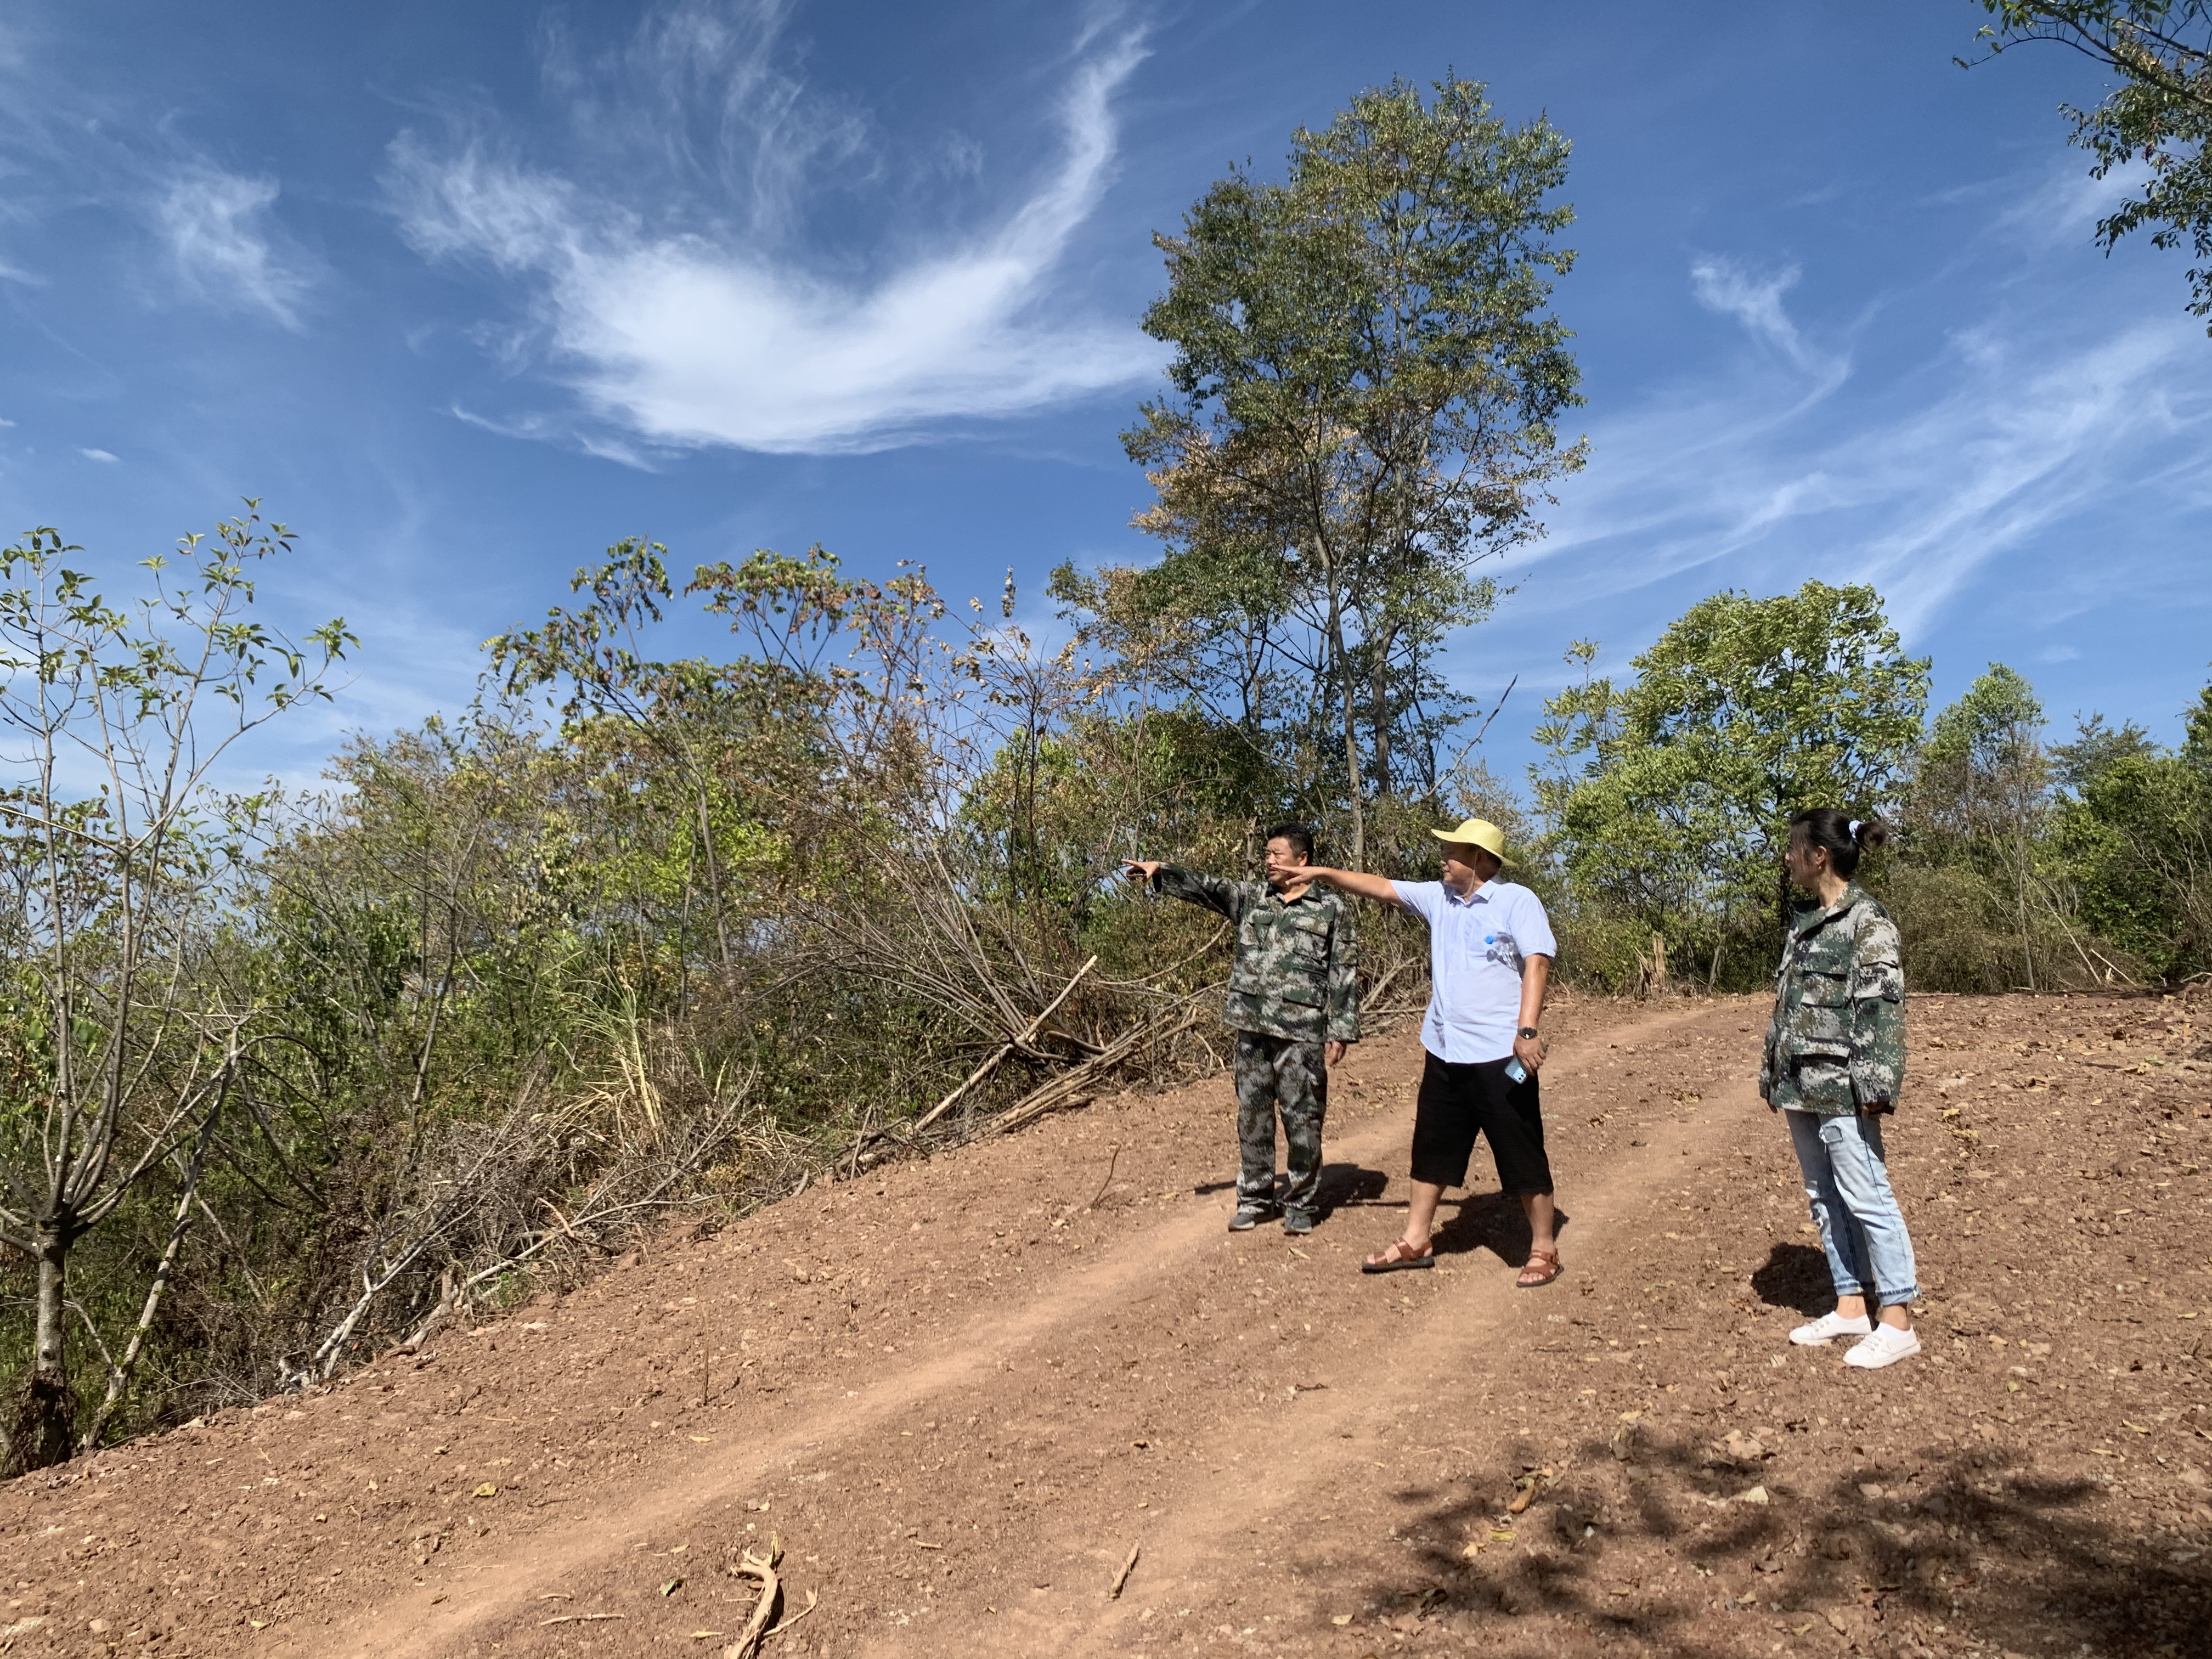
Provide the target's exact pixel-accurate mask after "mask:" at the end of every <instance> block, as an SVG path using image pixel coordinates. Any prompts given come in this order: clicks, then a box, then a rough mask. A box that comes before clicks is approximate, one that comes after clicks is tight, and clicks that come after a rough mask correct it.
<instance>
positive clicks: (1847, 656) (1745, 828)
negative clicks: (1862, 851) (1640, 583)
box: [1535, 581, 1929, 929]
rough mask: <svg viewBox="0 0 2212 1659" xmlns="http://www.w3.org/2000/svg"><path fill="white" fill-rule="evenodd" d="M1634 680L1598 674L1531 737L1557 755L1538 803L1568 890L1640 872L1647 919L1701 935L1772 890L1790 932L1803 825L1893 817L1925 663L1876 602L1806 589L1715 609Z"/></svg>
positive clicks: (1673, 638) (1851, 592)
mask: <svg viewBox="0 0 2212 1659" xmlns="http://www.w3.org/2000/svg"><path fill="white" fill-rule="evenodd" d="M1596 653H1597V647H1596V646H1595V645H1594V644H1591V643H1589V642H1588V641H1581V642H1578V643H1577V645H1576V646H1575V647H1574V648H1573V649H1572V650H1571V651H1570V653H1569V659H1570V660H1571V661H1573V662H1577V663H1579V664H1581V665H1583V666H1584V667H1585V669H1587V668H1588V667H1589V665H1591V664H1592V663H1593V662H1594V660H1595V656H1596ZM1632 665H1633V666H1634V668H1635V669H1636V671H1637V673H1636V678H1634V679H1633V680H1632V681H1630V682H1628V683H1627V684H1625V685H1620V684H1614V682H1613V680H1612V679H1611V678H1609V677H1597V676H1593V677H1591V678H1586V679H1585V680H1584V682H1583V684H1581V685H1579V686H1573V687H1570V688H1569V689H1567V690H1565V691H1563V692H1561V693H1559V695H1558V696H1554V697H1553V698H1551V699H1550V700H1549V701H1547V702H1546V704H1545V705H1544V707H1545V713H1546V716H1547V718H1546V720H1545V721H1544V723H1543V724H1542V725H1541V726H1538V727H1537V729H1536V737H1537V739H1538V741H1540V742H1541V743H1543V744H1545V745H1547V747H1548V748H1549V749H1550V750H1552V755H1553V760H1552V762H1551V763H1550V765H1549V767H1548V769H1539V770H1538V772H1537V774H1536V778H1535V781H1536V788H1537V796H1538V800H1539V802H1540V804H1541V806H1542V807H1543V810H1544V811H1545V813H1546V816H1547V817H1548V818H1549V819H1550V821H1551V822H1552V823H1553V826H1554V828H1555V829H1556V830H1557V832H1558V835H1559V839H1560V842H1561V843H1562V847H1563V850H1564V853H1565V858H1566V861H1567V867H1568V869H1569V871H1570V872H1571V874H1572V873H1573V872H1580V875H1579V884H1580V885H1581V886H1582V887H1583V890H1588V891H1594V890H1597V889H1599V888H1601V887H1602V886H1603V885H1604V884H1605V883H1606V882H1607V881H1609V880H1616V879H1620V878H1615V877H1612V876H1607V875H1604V874H1602V873H1601V872H1610V871H1616V870H1618V871H1626V872H1637V873H1635V874H1634V875H1633V877H1632V879H1633V880H1635V881H1636V882H1637V883H1638V884H1639V886H1640V890H1642V891H1643V892H1644V894H1645V895H1646V896H1647V898H1646V902H1647V904H1648V906H1649V908H1650V915H1653V917H1654V918H1655V919H1657V918H1662V917H1664V918H1672V919H1674V920H1675V921H1678V922H1679V923H1680V924H1681V925H1685V926H1689V927H1692V928H1693V929H1694V928H1695V927H1706V928H1711V927H1714V926H1717V921H1716V918H1717V917H1718V916H1719V915H1723V914H1724V913H1727V912H1729V911H1732V910H1734V909H1735V908H1738V907H1740V906H1741V905H1743V904H1746V903H1756V902H1758V892H1759V888H1760V887H1762V886H1763V887H1765V890H1766V892H1767V893H1769V894H1771V896H1772V897H1773V900H1774V902H1775V906H1776V912H1775V914H1776V916H1777V921H1778V925H1779V926H1781V927H1787V925H1788V920H1789V908H1790V886H1789V878H1788V876H1787V874H1786V873H1784V872H1782V870H1781V855H1782V851H1783V848H1784V845H1785V844H1786V842H1787V840H1788V836H1789V823H1790V815H1791V814H1792V813H1793V812H1796V811H1798V810H1800V809H1801V808H1803V807H1808V806H1838V807H1843V808H1845V809H1847V810H1850V811H1857V812H1858V813H1860V814H1862V815H1871V814H1872V813H1873V812H1874V811H1875V810H1876V808H1877V807H1878V806H1879V805H1881V803H1882V801H1883V800H1884V799H1885V798H1886V797H1887V793H1888V792H1889V788H1890V784H1891V781H1892V779H1893V777H1894V776H1895V775H1896V774H1897V773H1898V772H1899V769H1901V768H1902V767H1903V766H1904V765H1905V763H1906V762H1907V760H1908V759H1909V757H1911V754H1912V752H1913V750H1914V747H1915V745H1916V744H1917V740H1918V738H1919V736H1920V728H1921V721H1922V719H1923V715H1924V714H1925V711H1926V709H1927V706H1928V671H1929V665H1928V660H1927V659H1925V658H1914V657H1908V656H1906V655H1905V653H1904V649H1903V647H1902V646H1901V645H1900V643H1899V639H1898V635H1897V631H1896V629H1893V628H1892V627H1891V626H1890V625H1889V623H1888V620H1887V617H1885V616H1884V615H1883V613H1882V608H1881V596H1880V595H1879V594H1877V593H1876V592H1875V591H1874V589H1873V588H1871V587H1867V586H1842V587H1837V586H1829V585H1828V584H1826V583H1825V582H1820V581H1809V582H1807V583H1806V584H1805V585H1804V586H1802V587H1801V588H1800V589H1798V591H1797V592H1796V593H1794V594H1783V595H1778V596H1776V597H1774V598H1771V599H1753V598H1752V597H1750V596H1749V595H1748V594H1745V593H1740V592H1729V593H1718V594H1715V595H1714V596H1713V597H1712V598H1711V599H1705V600H1702V601H1700V602H1699V604H1697V605H1693V606H1692V607H1691V608H1690V610H1689V611H1686V612H1685V613H1684V614H1683V615H1682V616H1681V617H1679V618H1678V619H1676V621H1675V622H1674V623H1673V624H1671V625H1670V626H1669V627H1668V629H1667V631H1666V632H1665V633H1664V634H1662V635H1660V637H1659V638H1658V639H1657V640H1656V641H1654V642H1653V644H1652V645H1651V647H1650V648H1649V649H1648V650H1646V651H1644V653H1642V654H1641V655H1639V656H1638V657H1637V658H1635V659H1633V664H1632ZM1670 904H1671V905H1674V906H1679V907H1683V908H1669V905H1670ZM1699 917H1702V918H1704V920H1702V921H1699V920H1698V918H1699Z"/></svg>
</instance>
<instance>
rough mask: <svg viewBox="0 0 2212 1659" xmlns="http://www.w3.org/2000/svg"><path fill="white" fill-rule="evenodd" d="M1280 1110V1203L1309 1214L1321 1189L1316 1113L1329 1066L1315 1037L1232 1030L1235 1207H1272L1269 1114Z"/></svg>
mask: <svg viewBox="0 0 2212 1659" xmlns="http://www.w3.org/2000/svg"><path fill="white" fill-rule="evenodd" d="M1278 1111H1279V1112H1280V1113H1281V1114H1282V1118H1283V1139H1284V1140H1285V1142H1286V1143H1287V1144H1288V1146H1289V1148H1290V1166H1291V1178H1290V1182H1289V1183H1288V1184H1287V1185H1286V1186H1285V1188H1283V1194H1282V1197H1281V1199H1280V1200H1277V1198H1276V1196H1275V1115H1276V1113H1277V1112H1278ZM1327 1116H1328V1063H1327V1060H1326V1057H1325V1056H1324V1055H1323V1054H1322V1045H1321V1044H1320V1043H1318V1042H1297V1041H1296V1040H1295V1039H1293V1038H1290V1037H1279V1036H1264V1035H1262V1034H1261V1033H1260V1032H1257V1031H1239V1032H1238V1033H1237V1146H1238V1149H1239V1151H1240V1152H1241V1154H1242V1158H1241V1163H1240V1165H1239V1168H1238V1170H1237V1206H1238V1207H1239V1208H1250V1209H1259V1210H1272V1209H1273V1208H1275V1207H1276V1206H1277V1204H1278V1202H1279V1203H1280V1205H1281V1207H1282V1208H1283V1209H1285V1211H1288V1212H1290V1213H1291V1214H1292V1215H1304V1216H1311V1215H1312V1214H1314V1212H1315V1206H1316V1200H1317V1198H1318V1195H1319V1194H1320V1191H1321V1131H1322V1119H1323V1118H1325V1117H1327Z"/></svg>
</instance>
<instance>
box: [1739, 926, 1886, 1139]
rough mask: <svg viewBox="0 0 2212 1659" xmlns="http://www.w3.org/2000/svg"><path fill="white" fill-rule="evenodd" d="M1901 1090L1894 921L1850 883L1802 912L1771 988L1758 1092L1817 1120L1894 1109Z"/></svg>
mask: <svg viewBox="0 0 2212 1659" xmlns="http://www.w3.org/2000/svg"><path fill="white" fill-rule="evenodd" d="M1904 1089H1905V960H1904V956H1903V953H1902V949H1901V946H1900V945H1899V939H1898V937H1897V924H1896V923H1895V922H1893V921H1891V920H1890V919H1889V913H1888V912H1887V911H1886V910H1884V909H1883V908H1881V905H1879V904H1877V903H1875V901H1874V900H1873V899H1872V898H1871V897H1869V896H1868V895H1867V893H1866V892H1865V891H1864V890H1863V889H1861V888H1860V887H1859V886H1858V885H1857V884H1856V883H1854V884H1851V885H1850V886H1848V887H1846V888H1844V893H1843V896H1842V897H1841V898H1840V899H1838V901H1837V902H1836V904H1835V906H1834V908H1831V909H1823V908H1820V906H1819V905H1817V904H1815V905H1814V906H1811V907H1810V908H1807V909H1804V910H1801V911H1800V912H1799V913H1798V915H1797V919H1796V921H1795V922H1794V923H1793V924H1792V925H1791V927H1790V942H1789V944H1788V945H1786V946H1785V947H1784V950H1783V952H1782V970H1781V972H1780V973H1779V974H1778V975H1776V976H1775V981H1774V1018H1772V1019H1771V1020H1770V1021H1769V1022H1768V1023H1767V1027H1766V1054H1765V1059H1764V1060H1762V1061H1761V1062H1760V1065H1759V1096H1760V1097H1761V1098H1762V1099H1764V1100H1765V1101H1766V1102H1767V1103H1769V1104H1771V1105H1775V1106H1795V1107H1798V1108H1800V1109H1802V1110H1805V1111H1808V1112H1813V1113H1815V1114H1817V1115H1820V1116H1822V1117H1842V1116H1846V1115H1849V1114H1850V1113H1852V1112H1855V1111H1857V1110H1859V1109H1861V1108H1863V1107H1870V1106H1876V1105H1881V1106H1894V1105H1896V1104H1897V1103H1898V1099H1899V1096H1900V1095H1901V1094H1902V1093H1903V1092H1904Z"/></svg>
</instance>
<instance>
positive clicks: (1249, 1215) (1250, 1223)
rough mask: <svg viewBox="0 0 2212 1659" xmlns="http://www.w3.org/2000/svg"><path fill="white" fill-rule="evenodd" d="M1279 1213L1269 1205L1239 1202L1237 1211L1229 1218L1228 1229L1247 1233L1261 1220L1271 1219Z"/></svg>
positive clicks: (1233, 1231)
mask: <svg viewBox="0 0 2212 1659" xmlns="http://www.w3.org/2000/svg"><path fill="white" fill-rule="evenodd" d="M1279 1213H1280V1212H1279V1211H1277V1210H1276V1209H1275V1208H1274V1207H1273V1206H1271V1205H1258V1204H1240V1205H1238V1206H1237V1213H1236V1214H1235V1215H1232V1216H1231V1217H1230V1218H1229V1231H1231V1232H1232V1233H1249V1232H1250V1231H1252V1229H1253V1228H1255V1227H1256V1226H1258V1225H1260V1224H1261V1222H1263V1221H1273V1219H1274V1218H1275V1217H1276V1216H1277V1215H1278V1214H1279Z"/></svg>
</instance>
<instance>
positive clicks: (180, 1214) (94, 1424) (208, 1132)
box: [77, 1092, 222, 1451]
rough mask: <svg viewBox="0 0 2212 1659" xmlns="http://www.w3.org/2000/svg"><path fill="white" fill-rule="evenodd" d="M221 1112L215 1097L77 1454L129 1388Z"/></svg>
mask: <svg viewBox="0 0 2212 1659" xmlns="http://www.w3.org/2000/svg"><path fill="white" fill-rule="evenodd" d="M221 1114H222V1093H220V1092H218V1093H217V1095H216V1105H215V1109H214V1110H213V1111H210V1113H209V1114H208V1115H207V1121H206V1122H205V1123H204V1124H202V1125H201V1126H200V1135H199V1140H198V1143H197V1145H196V1146H193V1148H192V1155H191V1160H190V1162H188V1163H187V1164H185V1187H184V1191H183V1192H182V1193H181V1194H179V1196H178V1199H177V1213H176V1216H175V1218H173V1220H172V1221H171V1222H170V1224H169V1243H168V1247H167V1249H164V1250H163V1251H162V1252H161V1261H160V1263H159V1264H158V1265H156V1266H155V1269H154V1282H153V1283H152V1284H151V1285H148V1286H147V1288H146V1305H145V1306H144V1308H143V1309H142V1310H140V1312H139V1315H138V1324H137V1328H136V1329H134V1330H133V1331H132V1332H131V1342H130V1346H127V1347H125V1349H124V1351H123V1358H120V1359H118V1360H117V1361H116V1362H115V1364H114V1366H113V1368H112V1370H109V1372H108V1374H107V1389H106V1393H105V1394H104V1395H101V1397H100V1405H99V1407H98V1408H97V1409H95V1410H94V1413H92V1419H91V1421H89V1422H88V1423H87V1424H86V1425H85V1426H84V1432H83V1433H82V1435H80V1436H79V1437H78V1438H77V1449H78V1450H79V1451H90V1450H92V1449H94V1447H96V1446H97V1445H99V1443H100V1435H101V1433H102V1432H103V1431H105V1430H106V1427H107V1419H109V1418H110V1417H112V1416H113V1415H114V1414H115V1408H116V1407H117V1406H118V1405H119V1404H121V1403H122V1400H123V1395H124V1391H125V1389H129V1388H130V1386H131V1373H133V1372H134V1371H136V1370H137V1369H138V1355H139V1353H140V1352H141V1351H143V1349H144V1347H145V1346H146V1333H147V1332H149V1331H150V1330H152V1329H153V1328H154V1318H155V1315H157V1314H158V1313H160V1312H161V1298H162V1297H163V1296H164V1295H165V1294H166V1293H167V1291H168V1288H169V1281H170V1280H171V1279H173V1278H174V1277H175V1276H176V1271H177V1262H178V1261H179V1258H180V1257H181V1256H182V1255H184V1249H185V1235H186V1234H187V1233H189V1232H191V1230H192V1200H194V1199H196V1198H197V1197H198V1196H199V1190H200V1172H201V1171H202V1170H204V1169H205V1168H206V1167H207V1149H208V1142H209V1141H210V1140H211V1139H214V1136H215V1126H216V1118H217V1117H218V1116H219V1115H221Z"/></svg>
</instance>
